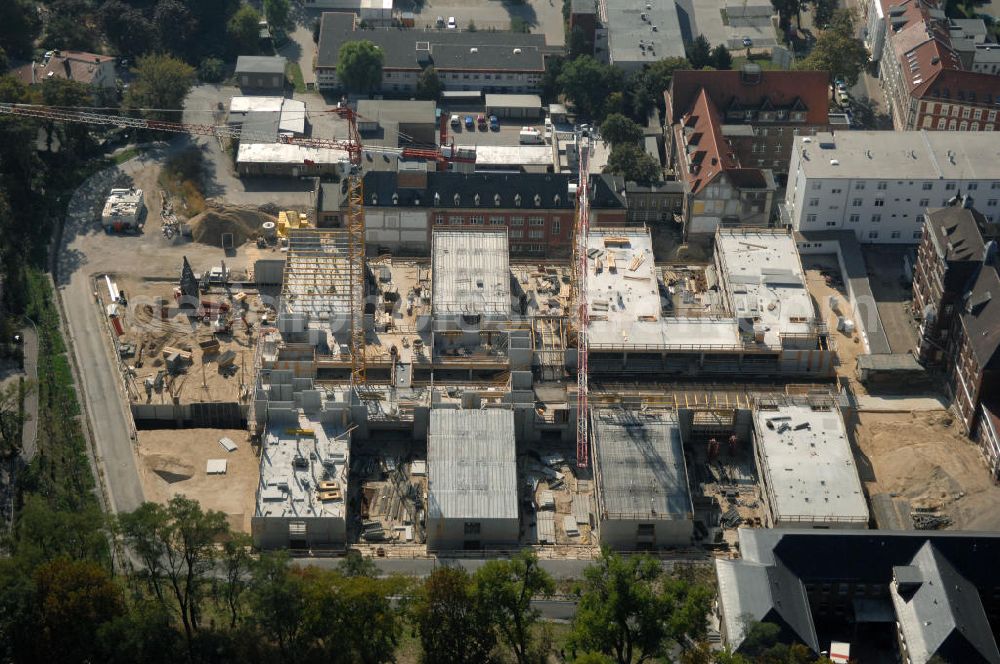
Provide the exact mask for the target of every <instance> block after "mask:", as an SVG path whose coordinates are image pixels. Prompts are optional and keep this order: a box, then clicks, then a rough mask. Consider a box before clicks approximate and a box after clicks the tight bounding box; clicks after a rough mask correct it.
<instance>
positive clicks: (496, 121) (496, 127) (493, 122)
mask: <svg viewBox="0 0 1000 664" xmlns="http://www.w3.org/2000/svg"><path fill="white" fill-rule="evenodd" d="M490 129H492V130H493V131H500V118H498V117H497V116H495V115H491V116H490Z"/></svg>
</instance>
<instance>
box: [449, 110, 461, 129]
mask: <svg viewBox="0 0 1000 664" xmlns="http://www.w3.org/2000/svg"><path fill="white" fill-rule="evenodd" d="M451 126H452V129H458V128H459V127H461V126H462V118H460V117H459V116H458V113H452V114H451Z"/></svg>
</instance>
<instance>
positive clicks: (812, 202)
mask: <svg viewBox="0 0 1000 664" xmlns="http://www.w3.org/2000/svg"><path fill="white" fill-rule="evenodd" d="M834 193H837V190H834ZM998 200H1000V199H996V198H990V199H987V201H986V207H996V206H997V201H998ZM896 202H897V203H898V202H899V199H898V198H897V199H896ZM906 202H907V203H909V202H910V199H909V198H907V199H906ZM930 204H931V199H929V198H921V199H920V201H919V202H918V203H917V205H918V206H920V207H921V208H925V207H927V206H928V205H930ZM862 205H864V200H863V199H861V198H852V199H851V207H861V206H862ZM872 205H874V206H875V207H885V199H884V198H876V199H875V200H874V201H872ZM947 205H948V199H947V198H945V199H944V200H942V201H941V207H946V206H947ZM809 207H819V199H818V198H810V199H809ZM837 207H838V206H836V205H831V206H830V209H831V210H835V209H837ZM813 216H815V215H813ZM903 216H904V217H905V216H906V215H903ZM917 221H920V219H918V220H917Z"/></svg>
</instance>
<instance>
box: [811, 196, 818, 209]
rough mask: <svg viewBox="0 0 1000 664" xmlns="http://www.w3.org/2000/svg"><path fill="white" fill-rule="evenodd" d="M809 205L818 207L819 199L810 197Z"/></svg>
mask: <svg viewBox="0 0 1000 664" xmlns="http://www.w3.org/2000/svg"><path fill="white" fill-rule="evenodd" d="M809 207H819V199H818V198H810V199H809Z"/></svg>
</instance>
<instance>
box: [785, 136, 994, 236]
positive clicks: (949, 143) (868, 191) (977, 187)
mask: <svg viewBox="0 0 1000 664" xmlns="http://www.w3.org/2000/svg"><path fill="white" fill-rule="evenodd" d="M994 145H995V141H993V140H992V136H991V135H990V134H986V133H983V132H978V133H972V132H925V131H919V132H916V131H915V132H890V131H881V132H880V131H851V132H836V133H829V134H819V135H817V136H815V137H799V138H796V141H795V148H794V149H793V151H792V159H791V165H790V169H791V170H790V173H789V178H788V187H787V189H786V191H785V201H784V204H783V206H782V210H781V211H782V221H783V222H784V223H786V224H788V225H790V226H791V227H792V228H793V229H795V230H796V231H800V232H805V231H817V230H849V231H852V232H853V233H854V234H855V236H856V237H857V239H858V241H859V242H862V243H890V244H891V243H897V244H917V243H919V242H920V240H921V238H922V237H923V222H924V215H925V214H926V210H927V208H929V207H943V206H947V205H948V204H949V201H951V200H953V199H956V198H957V197H959V196H962V195H968V196H970V197H971V198H972V199H973V200H974V201H975V204H976V206H977V207H981V209H982V210H984V213H983V214H984V215H985V216H986V218H987V220H988V221H994V218H996V217H997V216H998V215H1000V211H998V209H1000V208H998V204H1000V161H998V160H997V159H996V151H995V148H994V147H993V146H994Z"/></svg>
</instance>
